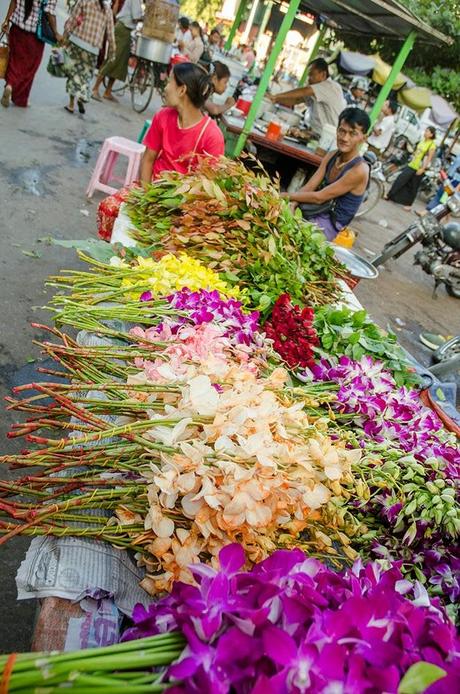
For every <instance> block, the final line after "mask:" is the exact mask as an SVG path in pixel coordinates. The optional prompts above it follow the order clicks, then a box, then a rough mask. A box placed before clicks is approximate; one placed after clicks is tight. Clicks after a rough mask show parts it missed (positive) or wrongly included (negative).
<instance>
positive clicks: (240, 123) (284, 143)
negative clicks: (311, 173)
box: [222, 115, 322, 167]
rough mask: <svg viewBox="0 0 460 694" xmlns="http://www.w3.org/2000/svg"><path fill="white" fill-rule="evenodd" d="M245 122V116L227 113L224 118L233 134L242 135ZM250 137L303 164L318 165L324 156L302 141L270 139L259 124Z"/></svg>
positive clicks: (256, 143)
mask: <svg viewBox="0 0 460 694" xmlns="http://www.w3.org/2000/svg"><path fill="white" fill-rule="evenodd" d="M244 122H245V119H244V118H240V117H238V116H234V115H227V116H224V117H223V118H222V123H223V125H224V127H225V128H226V130H227V131H228V132H230V133H232V134H233V135H240V134H241V133H242V132H243V128H244ZM248 139H249V140H250V141H251V142H253V143H254V144H255V145H259V146H262V147H265V148H266V149H270V150H272V151H273V152H278V154H284V155H285V156H287V157H291V158H292V159H296V160H297V161H299V162H302V163H303V164H309V165H310V166H314V167H318V166H319V165H320V163H321V159H322V157H321V156H320V155H319V154H316V153H315V151H314V150H312V149H310V148H309V147H307V145H303V144H301V143H300V142H299V143H297V142H292V141H290V140H288V139H286V138H285V137H283V138H282V139H281V140H270V139H269V138H268V137H267V136H266V135H265V134H264V133H263V132H262V131H260V130H258V129H257V126H253V128H252V130H251V133H250V134H249V138H248Z"/></svg>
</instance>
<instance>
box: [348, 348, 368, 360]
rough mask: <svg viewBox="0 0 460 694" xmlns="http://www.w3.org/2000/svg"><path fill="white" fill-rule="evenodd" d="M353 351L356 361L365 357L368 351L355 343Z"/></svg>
mask: <svg viewBox="0 0 460 694" xmlns="http://www.w3.org/2000/svg"><path fill="white" fill-rule="evenodd" d="M351 353H352V356H353V359H355V360H356V361H359V360H360V359H361V357H363V356H364V355H365V353H366V352H365V350H364V349H363V348H362V347H361V345H353V349H352V352H351Z"/></svg>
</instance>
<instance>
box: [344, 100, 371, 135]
mask: <svg viewBox="0 0 460 694" xmlns="http://www.w3.org/2000/svg"><path fill="white" fill-rule="evenodd" d="M340 123H346V124H347V125H359V127H360V128H361V130H362V131H363V133H367V132H368V131H369V128H370V127H371V119H370V118H369V116H368V115H367V113H366V111H364V110H363V109H362V108H355V107H354V106H350V107H349V108H346V109H344V110H343V111H342V113H341V114H340V116H339V125H340Z"/></svg>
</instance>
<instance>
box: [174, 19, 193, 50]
mask: <svg viewBox="0 0 460 694" xmlns="http://www.w3.org/2000/svg"><path fill="white" fill-rule="evenodd" d="M192 38H193V36H192V32H191V31H190V20H189V19H188V18H187V17H179V20H178V22H177V29H176V43H177V47H178V49H179V51H180V52H181V53H183V52H184V48H185V44H186V43H190V41H191V40H192Z"/></svg>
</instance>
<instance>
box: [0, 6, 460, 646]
mask: <svg viewBox="0 0 460 694" xmlns="http://www.w3.org/2000/svg"><path fill="white" fill-rule="evenodd" d="M5 6H6V0H0V11H1V16H3V14H4V9H5ZM63 14H64V11H63V9H62V8H61V9H60V17H59V21H60V23H62V16H63ZM48 50H49V49H47V54H46V55H45V59H44V61H43V63H42V66H41V68H40V72H39V75H38V77H37V79H36V82H35V84H34V89H33V92H32V99H31V106H30V108H28V109H17V108H14V107H12V108H10V109H8V110H5V109H2V110H1V111H0V160H1V167H0V210H1V215H0V232H1V233H0V267H1V272H0V315H1V333H0V396H2V397H3V396H5V395H7V394H8V392H9V389H10V387H11V384H12V382H13V380H14V374H15V372H16V371H17V370H18V369H19V368H20V367H21V366H23V365H24V364H26V363H27V362H28V361H29V360H31V359H35V358H37V356H38V348H37V347H36V346H34V345H33V344H32V341H33V340H36V339H40V337H43V335H44V333H43V331H41V330H39V329H35V328H32V327H31V325H30V323H31V322H38V323H40V322H49V321H50V315H49V313H47V312H45V311H43V310H42V308H41V307H42V306H43V305H44V304H45V303H46V301H47V297H48V296H49V290H47V289H46V288H45V281H46V278H47V277H48V276H50V275H54V274H56V273H58V272H59V271H60V269H62V268H68V269H71V268H76V267H78V264H79V263H78V260H77V259H76V257H75V254H74V253H73V251H71V250H66V249H63V248H60V247H57V246H52V245H49V244H48V241H47V238H48V237H50V236H51V237H54V238H58V239H77V238H86V237H89V236H94V235H95V210H96V203H97V201H98V200H99V199H100V198H99V197H96V198H95V201H94V203H93V202H91V203H89V202H88V201H87V200H86V198H85V189H86V186H87V184H88V180H89V177H90V174H91V171H92V168H93V165H94V162H95V158H96V156H97V152H98V150H99V147H100V145H101V143H102V142H103V140H104V139H105V138H106V137H108V136H110V135H114V134H117V135H123V136H126V137H128V138H131V139H136V138H137V135H138V133H139V131H140V129H141V127H142V125H143V122H144V119H145V118H146V117H149V116H150V115H151V113H152V112H153V110H154V108H155V107H157V105H158V102H156V103H154V104H153V105H152V107H151V108H149V111H148V112H147V113H146V114H143V115H138V114H135V113H134V112H133V111H132V110H131V108H130V104H129V101H128V98H127V97H124V98H122V100H121V103H119V104H109V103H96V102H91V103H90V104H89V107H88V113H87V115H86V116H85V117H80V116H78V115H74V116H70V115H69V114H67V113H66V112H65V111H64V110H63V105H64V104H65V103H66V96H65V87H64V81H63V80H58V79H53V78H51V77H50V76H49V75H48V74H47V72H46V63H47V55H48ZM382 220H383V221H384V223H386V224H387V226H386V228H384V227H383V226H381V225H380V223H381V222H382ZM410 221H411V216H410V215H409V214H408V213H406V212H404V211H402V210H400V209H399V208H397V207H396V206H394V205H393V204H391V203H386V202H381V203H380V204H379V206H378V207H377V208H376V209H375V210H374V212H373V213H372V214H371V215H369V217H368V218H366V219H363V220H361V221H359V222H358V223H356V224H355V225H354V226H355V228H356V229H357V231H358V232H359V239H358V242H357V246H356V248H357V249H358V250H359V251H360V252H361V253H362V254H363V255H365V256H366V257H370V256H372V255H373V254H374V253H376V252H377V251H378V250H379V249H380V248H381V246H382V244H383V243H384V242H385V241H386V240H387V239H389V238H390V237H391V236H392V235H394V234H396V233H399V232H400V231H401V230H402V229H403V228H404V227H406V226H407V225H408V224H409V223H410ZM411 262H412V259H411V254H408V255H407V256H405V257H403V258H401V259H400V260H398V261H397V262H396V263H394V265H393V266H392V267H391V269H384V270H382V271H381V274H380V276H379V278H378V279H377V280H375V281H372V282H362V283H361V284H360V285H359V286H358V288H357V290H356V294H357V296H358V298H359V300H360V301H361V302H362V304H363V305H364V306H365V307H366V308H367V309H368V310H369V312H370V313H371V315H372V316H373V317H374V319H375V320H376V321H377V322H378V323H380V325H382V326H383V327H387V326H391V327H392V328H393V329H394V330H396V332H397V333H398V335H399V337H400V340H401V343H402V344H403V345H404V346H406V347H407V348H408V349H409V350H411V351H412V352H413V353H414V354H415V355H416V356H417V357H418V358H419V359H420V360H421V361H424V362H425V363H428V360H429V353H428V350H425V349H424V348H423V347H421V346H420V345H419V343H418V340H417V336H418V333H419V331H420V330H422V329H430V330H434V331H439V332H441V333H448V334H454V333H458V332H460V303H458V302H457V301H456V300H455V299H452V298H450V297H448V296H447V295H446V294H445V292H444V290H442V289H441V290H440V291H439V295H438V298H436V299H434V298H433V297H432V295H431V292H432V282H431V280H430V279H429V278H428V277H427V276H425V275H424V274H423V273H422V271H421V270H420V269H418V268H414V267H412V264H411ZM14 420H15V416H14V415H13V414H12V413H9V412H2V414H1V416H0V451H1V453H3V454H6V453H12V452H14V451H17V450H19V448H20V447H21V444H20V443H19V442H16V441H12V440H10V439H7V438H6V437H5V435H6V433H7V431H8V430H9V428H10V426H11V424H12V422H13V421H14ZM4 474H5V470H2V475H4ZM27 544H28V540H27V539H23V538H19V539H16V540H15V541H13V542H12V543H9V544H7V545H5V546H2V547H1V548H0V576H1V580H2V600H1V603H0V604H1V607H0V624H1V625H2V629H1V635H0V651H12V650H24V649H27V648H28V647H29V646H30V635H31V632H32V626H33V620H34V615H35V609H36V605H35V603H34V602H33V601H25V602H17V601H16V587H15V580H14V579H15V573H16V569H17V567H18V565H19V563H20V561H21V560H22V558H23V556H24V552H25V549H26V547H27Z"/></svg>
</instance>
